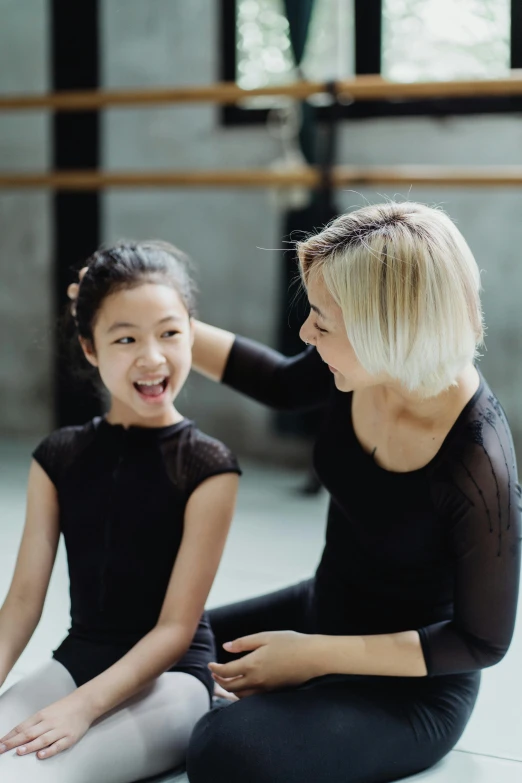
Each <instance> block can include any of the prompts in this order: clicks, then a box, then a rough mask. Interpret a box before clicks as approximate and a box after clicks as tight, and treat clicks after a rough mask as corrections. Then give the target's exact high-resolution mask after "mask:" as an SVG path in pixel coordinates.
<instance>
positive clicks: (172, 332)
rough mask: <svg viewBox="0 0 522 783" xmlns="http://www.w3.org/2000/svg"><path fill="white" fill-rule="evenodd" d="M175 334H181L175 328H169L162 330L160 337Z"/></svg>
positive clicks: (173, 335)
mask: <svg viewBox="0 0 522 783" xmlns="http://www.w3.org/2000/svg"><path fill="white" fill-rule="evenodd" d="M177 334H181V332H178V331H177V330H176V329H169V331H168V332H163V334H162V335H161V336H162V337H175V336H176V335H177Z"/></svg>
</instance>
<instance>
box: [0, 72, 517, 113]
mask: <svg viewBox="0 0 522 783" xmlns="http://www.w3.org/2000/svg"><path fill="white" fill-rule="evenodd" d="M332 92H335V95H336V96H337V98H338V100H339V101H340V102H341V103H343V102H348V103H351V102H353V101H374V100H392V101H393V100H420V99H436V98H440V99H443V98H480V97H495V96H496V97H499V96H502V97H510V96H517V95H522V69H518V70H512V71H510V74H509V76H507V77H506V78H502V79H477V80H471V79H466V80H457V81H446V82H443V81H435V82H433V81H432V82H392V81H389V80H388V79H384V78H383V77H382V76H378V75H375V76H373V75H369V76H357V77H356V78H354V79H342V80H339V81H336V82H332V83H330V84H328V83H326V82H317V81H296V82H293V83H291V84H284V85H277V86H269V87H256V88H254V89H251V90H244V89H243V88H242V87H239V86H238V85H237V84H235V83H234V82H220V83H216V84H210V85H203V86H193V87H153V88H143V89H125V90H112V89H108V90H80V91H70V92H69V91H67V92H66V91H63V92H62V91H60V92H54V93H48V94H41V95H3V96H0V111H23V110H35V109H37V110H38V109H39V110H41V109H48V110H52V111H68V112H77V111H95V110H98V109H108V108H111V107H112V108H118V107H121V108H123V107H130V106H152V105H156V106H161V105H163V106H165V105H173V104H178V103H217V104H221V105H223V106H226V105H231V104H237V103H241V102H243V101H245V100H248V99H250V98H257V97H260V96H273V97H278V96H279V97H288V98H293V99H295V100H305V99H306V98H309V97H311V96H312V95H317V94H321V93H330V94H331V93H332Z"/></svg>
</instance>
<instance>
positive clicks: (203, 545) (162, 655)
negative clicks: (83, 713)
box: [76, 473, 238, 720]
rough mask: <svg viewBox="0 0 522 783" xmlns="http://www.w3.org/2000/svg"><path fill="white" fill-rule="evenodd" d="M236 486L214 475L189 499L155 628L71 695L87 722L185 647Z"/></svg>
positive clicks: (233, 480)
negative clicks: (180, 536)
mask: <svg viewBox="0 0 522 783" xmlns="http://www.w3.org/2000/svg"><path fill="white" fill-rule="evenodd" d="M237 485H238V477H237V475H235V474H232V473H227V474H223V475H218V476H214V477H212V478H209V479H207V480H206V481H204V482H203V483H202V484H200V486H199V487H198V488H197V489H196V490H195V491H194V492H193V493H192V495H191V496H190V499H189V501H188V504H187V508H186V512H185V521H184V533H183V539H182V543H181V547H180V550H179V553H178V556H177V558H176V563H175V565H174V568H173V572H172V577H171V580H170V583H169V587H168V590H167V594H166V596H165V601H164V604H163V608H162V611H161V615H160V617H159V620H158V623H157V625H156V627H155V628H154V629H153V630H152V631H151V632H150V633H148V634H147V635H146V636H144V637H143V639H141V640H140V641H139V642H138V643H137V644H136V645H135V646H134V647H133V648H132V650H130V651H129V652H128V653H127V654H126V655H124V656H123V658H121V659H120V660H119V661H118V662H117V663H115V664H114V665H113V666H111V667H110V668H109V669H107V670H106V671H105V672H103V673H102V674H100V675H99V676H98V677H95V678H94V679H93V680H91V681H90V682H88V683H86V684H85V685H83V686H82V687H80V688H79V689H78V691H77V692H76V697H77V699H78V700H79V701H81V702H82V704H83V705H84V707H85V708H86V709H87V710H88V713H89V715H90V717H91V719H92V720H95V719H96V718H98V717H99V716H101V715H103V714H104V713H106V712H108V711H109V710H111V709H113V708H114V707H116V706H118V705H119V704H121V703H122V702H123V701H125V700H126V699H128V698H130V697H131V696H133V695H134V694H135V693H137V692H138V691H140V690H141V689H142V688H144V687H145V686H146V685H148V684H149V683H151V682H152V681H153V680H154V679H155V678H156V677H158V676H159V675H160V674H162V673H163V672H165V671H166V670H167V669H169V668H170V667H171V666H173V665H174V664H175V663H176V661H177V660H179V659H180V658H181V657H182V656H183V655H184V654H185V652H186V650H187V649H188V647H189V646H190V643H191V641H192V639H193V637H194V634H195V632H196V628H197V626H198V623H199V620H200V618H201V615H202V613H203V610H204V608H205V602H206V600H207V597H208V594H209V592H210V588H211V587H212V583H213V581H214V577H215V575H216V572H217V569H218V565H219V561H220V559H221V555H222V552H223V548H224V546H225V541H226V537H227V534H228V530H229V527H230V523H231V521H232V516H233V513H234V507H235V501H236V494H237Z"/></svg>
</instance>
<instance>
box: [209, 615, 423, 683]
mask: <svg viewBox="0 0 522 783" xmlns="http://www.w3.org/2000/svg"><path fill="white" fill-rule="evenodd" d="M224 646H225V649H226V650H227V652H230V653H245V652H248V653H249V654H248V655H245V656H244V657H242V658H240V659H239V660H235V661H232V662H231V663H225V664H218V663H212V664H210V668H211V670H212V673H213V676H214V679H215V681H216V682H217V683H218V685H220V686H221V687H223V688H225V689H226V690H228V691H229V692H231V693H235V694H236V695H237V696H239V697H243V696H250V695H252V694H253V693H258V692H260V691H267V690H274V689H276V688H283V687H288V686H295V685H300V684H301V683H303V682H306V681H307V680H311V679H313V678H314V677H322V676H323V675H326V674H362V675H374V676H383V677H425V676H426V674H427V668H426V664H425V661H424V656H423V654H422V648H421V645H420V641H419V635H418V633H417V632H416V631H404V632H402V633H392V634H376V635H374V636H371V635H369V636H322V635H319V634H301V633H295V632H294V631H268V632H266V633H257V634H253V635H252V636H245V637H243V638H241V639H236V640H235V641H231V642H230V643H226V644H225V645H224Z"/></svg>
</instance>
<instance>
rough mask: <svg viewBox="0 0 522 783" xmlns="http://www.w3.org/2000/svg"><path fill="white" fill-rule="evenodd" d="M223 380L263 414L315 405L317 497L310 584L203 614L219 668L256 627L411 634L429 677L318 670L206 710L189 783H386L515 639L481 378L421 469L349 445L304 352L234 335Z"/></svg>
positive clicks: (504, 443) (471, 695) (440, 734)
mask: <svg viewBox="0 0 522 783" xmlns="http://www.w3.org/2000/svg"><path fill="white" fill-rule="evenodd" d="M223 380H224V382H225V383H227V384H229V385H230V386H232V387H233V388H235V389H237V390H239V391H242V392H244V393H245V394H247V395H249V396H250V397H253V398H254V399H257V400H259V401H260V402H262V403H265V404H267V405H270V406H273V407H276V408H282V409H287V410H291V409H294V410H295V409H304V408H311V407H314V406H323V407H324V421H323V426H322V429H321V431H320V434H319V437H318V440H317V444H316V447H315V457H314V461H315V467H316V470H317V473H318V475H319V477H320V479H321V481H322V483H323V484H324V485H325V487H326V489H327V490H328V491H329V493H330V495H331V501H330V508H329V513H328V524H327V531H326V545H325V548H324V552H323V556H322V559H321V562H320V565H319V567H318V569H317V572H316V574H315V577H314V578H313V579H311V580H309V581H307V582H304V583H301V584H299V585H294V586H292V587H289V588H287V589H285V590H280V591H278V592H276V593H272V594H270V595H267V596H261V597H259V598H254V599H250V600H248V601H243V602H241V603H238V604H233V605H230V606H225V607H220V608H219V609H214V610H213V611H212V612H211V613H210V620H211V623H212V628H213V631H214V633H215V636H216V645H217V652H218V659H219V660H222V661H225V660H227V659H229V654H228V653H225V652H224V650H223V649H222V643H223V642H225V641H230V640H233V639H237V638H239V637H241V636H246V635H249V634H253V633H256V632H260V631H267V630H274V631H277V630H285V629H289V630H294V631H298V632H302V633H323V634H331V635H336V634H337V635H338V634H343V635H344V634H346V635H358V634H379V633H393V632H398V631H403V630H412V629H417V630H418V632H419V635H420V639H421V643H422V648H423V652H424V656H425V660H426V665H427V669H428V675H429V676H428V677H377V676H354V675H335V674H332V675H328V676H326V677H319V678H316V679H315V680H311V681H310V682H308V683H305V684H303V685H302V686H300V687H298V688H285V689H282V690H280V691H277V692H274V693H260V694H257V695H254V696H249V697H248V698H245V699H241V700H240V701H239V702H237V703H235V704H233V705H231V706H230V707H227V708H226V709H222V710H219V711H214V712H210V713H208V714H207V715H206V716H205V717H203V718H202V719H201V721H200V722H199V724H198V725H197V726H196V728H195V730H194V733H193V736H192V740H191V744H190V748H189V754H188V764H187V768H188V773H189V779H190V781H191V783H242V781H244V780H248V781H250V783H302V782H303V781H318V783H323V781H324V783H384V781H392V780H397V779H398V778H401V779H402V778H404V777H406V776H408V775H412V774H414V773H416V772H419V771H421V770H423V769H426V768H427V767H429V766H431V765H433V764H434V763H435V762H437V761H438V760H440V759H441V758H442V757H443V756H444V755H446V754H447V753H448V752H449V751H450V750H451V749H452V748H453V747H454V746H455V744H456V742H457V741H458V740H459V738H460V736H461V735H462V732H463V731H464V728H465V726H466V724H467V722H468V720H469V717H470V715H471V712H472V710H473V706H474V704H475V700H476V697H477V693H478V688H479V682H480V671H479V670H480V669H482V668H484V667H486V666H490V665H492V664H494V663H496V662H497V661H498V660H500V658H501V657H502V656H503V654H504V653H505V652H506V650H507V648H508V645H509V643H510V639H511V636H512V632H513V626H514V621H515V612H516V604H517V592H518V582H519V570H520V508H519V506H520V488H519V487H518V484H517V473H516V467H515V456H514V452H513V444H512V440H511V435H510V432H509V427H508V424H507V421H506V418H505V415H504V412H503V410H502V408H501V407H500V405H499V403H498V401H497V400H496V398H495V397H494V396H493V394H492V393H491V391H490V389H489V387H488V385H487V384H486V382H485V381H484V379H483V378H481V382H480V387H479V389H478V391H477V392H476V394H475V395H474V396H473V399H472V400H470V402H469V403H468V404H467V405H466V406H465V408H464V410H463V411H462V413H461V414H460V416H459V417H458V419H457V421H456V422H455V424H454V426H453V427H452V428H451V431H450V432H449V433H448V436H447V437H446V439H445V441H444V443H443V445H442V447H441V449H440V451H439V453H438V454H437V455H436V456H435V458H434V459H433V460H431V461H430V463H429V464H428V465H426V466H425V467H424V468H422V469H420V470H415V471H411V472H409V473H393V472H389V471H386V470H383V469H382V468H380V467H379V466H378V465H377V464H376V463H375V461H374V460H373V459H372V457H371V456H370V455H369V454H367V453H366V452H365V451H364V450H363V449H362V447H361V445H360V444H359V442H358V440H357V438H356V436H355V433H354V429H353V426H352V417H351V398H352V395H351V394H347V393H342V392H339V391H338V390H337V389H336V388H335V384H334V381H333V376H332V374H331V373H330V371H329V370H328V368H327V367H326V365H324V364H323V363H322V361H321V359H320V357H319V356H318V354H317V352H316V351H315V350H314V349H308V350H307V351H305V352H304V353H302V354H300V355H299V356H296V357H293V358H290V359H288V358H285V357H283V356H281V355H280V354H278V353H276V352H274V351H271V350H270V349H267V348H265V347H263V346H261V345H258V344H256V343H253V342H251V341H249V340H244V339H242V338H237V339H236V341H235V343H234V346H233V348H232V352H231V354H230V359H229V361H228V364H227V367H226V371H225V375H224V379H223ZM281 524H284V520H282V522H281Z"/></svg>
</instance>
